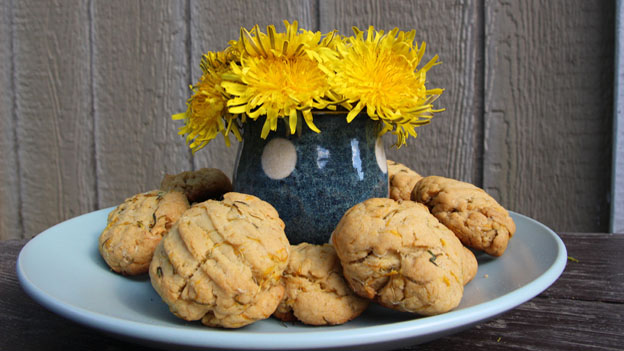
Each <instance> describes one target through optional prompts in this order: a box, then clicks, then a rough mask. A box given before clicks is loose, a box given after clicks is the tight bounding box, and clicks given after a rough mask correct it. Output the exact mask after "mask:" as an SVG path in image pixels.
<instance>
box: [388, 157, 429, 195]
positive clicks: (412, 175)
mask: <svg viewBox="0 0 624 351" xmlns="http://www.w3.org/2000/svg"><path fill="white" fill-rule="evenodd" d="M421 178H422V176H421V175H420V174H418V173H416V172H414V171H413V170H411V169H410V168H408V167H407V166H405V165H404V164H402V163H398V162H394V161H391V160H388V183H389V185H390V198H391V199H394V200H409V199H410V196H411V194H412V189H414V185H416V182H418V181H419V180H420V179H421Z"/></svg>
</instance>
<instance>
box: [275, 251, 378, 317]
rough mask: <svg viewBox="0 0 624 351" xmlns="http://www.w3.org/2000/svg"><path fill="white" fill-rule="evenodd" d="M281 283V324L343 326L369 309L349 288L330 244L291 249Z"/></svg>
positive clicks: (279, 310) (279, 309)
mask: <svg viewBox="0 0 624 351" xmlns="http://www.w3.org/2000/svg"><path fill="white" fill-rule="evenodd" d="M282 282H283V283H284V285H285V287H286V293H285V294H284V298H283V300H282V302H281V303H280V305H279V306H278V307H277V310H276V311H275V313H274V314H273V315H274V316H275V317H277V318H279V319H281V320H282V321H286V322H288V321H293V320H299V321H301V322H303V323H304V324H309V325H336V324H343V323H345V322H348V321H350V320H352V319H353V318H355V317H357V316H359V315H360V314H361V313H362V312H364V310H365V309H366V307H367V306H368V300H366V299H362V298H361V297H359V296H357V295H356V294H355V293H354V292H353V291H352V290H351V288H349V285H348V284H347V282H346V281H345V280H344V277H343V276H342V267H341V266H340V260H338V256H336V251H335V250H334V248H333V247H332V246H331V245H329V244H324V245H312V244H308V243H301V244H299V245H296V246H291V251H290V259H289V261H288V267H287V268H286V270H285V271H284V274H283V277H282Z"/></svg>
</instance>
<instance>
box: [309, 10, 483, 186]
mask: <svg viewBox="0 0 624 351" xmlns="http://www.w3.org/2000/svg"><path fill="white" fill-rule="evenodd" d="M319 8H320V21H321V24H320V26H321V31H323V32H327V31H330V30H333V29H338V30H339V31H340V33H342V34H344V35H351V34H353V32H352V30H351V27H352V26H354V25H355V26H358V27H359V28H360V29H367V28H368V26H369V25H374V26H375V28H377V29H384V30H390V29H392V28H394V27H398V28H399V29H401V30H404V31H410V30H412V29H415V30H416V42H419V43H420V42H423V41H425V42H426V43H427V52H426V53H425V57H424V59H423V61H424V63H426V62H427V61H428V60H429V59H430V58H431V57H433V56H434V55H435V54H438V55H439V57H440V60H441V61H442V62H443V63H442V64H441V65H439V66H436V67H434V68H432V69H431V70H430V71H429V74H428V75H427V80H428V81H429V83H428V87H431V88H434V87H440V88H444V89H445V92H444V93H443V94H442V96H441V97H440V99H439V100H438V102H437V103H436V107H444V108H446V111H445V112H442V113H440V114H439V115H438V116H436V117H434V118H433V120H432V122H431V124H429V125H426V126H424V127H420V128H419V129H417V131H418V133H419V136H418V138H416V139H412V140H410V141H409V142H408V145H407V146H404V147H402V148H400V149H396V148H392V147H391V145H392V144H394V142H395V138H394V137H393V136H392V135H387V136H386V137H384V142H385V144H386V153H387V157H388V158H389V159H393V160H395V161H398V162H402V163H405V164H406V165H408V166H410V167H412V168H414V170H416V171H417V172H419V173H421V174H423V175H434V174H435V175H442V176H447V177H452V178H456V179H461V180H464V181H468V182H473V183H477V184H478V185H479V184H480V182H481V167H480V163H479V159H480V157H481V146H480V145H481V144H482V135H481V132H480V131H481V129H482V128H481V118H480V112H481V111H480V108H481V107H480V94H481V91H480V88H479V87H480V84H481V83H480V74H481V71H480V70H481V68H480V66H479V64H478V63H479V58H480V55H481V52H480V51H479V49H480V48H481V45H482V44H481V40H482V38H481V37H480V33H479V23H478V21H479V19H480V10H479V9H480V6H479V5H478V2H476V1H461V2H458V1H455V0H446V1H436V0H431V1H418V2H415V1H413V2H407V1H395V0H393V1H380V0H370V1H341V0H321V1H320V6H319ZM424 63H423V64H424Z"/></svg>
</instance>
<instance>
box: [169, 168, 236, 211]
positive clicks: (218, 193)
mask: <svg viewBox="0 0 624 351" xmlns="http://www.w3.org/2000/svg"><path fill="white" fill-rule="evenodd" d="M160 188H161V189H162V190H176V191H180V192H182V193H184V195H186V197H187V198H188V200H189V202H190V203H195V202H202V201H206V200H208V199H211V200H220V199H221V198H222V196H223V194H225V193H227V192H230V191H232V182H230V179H229V178H228V177H227V176H226V175H225V174H224V173H223V172H221V170H219V169H216V168H202V169H199V170H197V171H187V172H182V173H178V174H173V175H171V174H166V175H165V177H164V178H163V180H162V182H161V183H160Z"/></svg>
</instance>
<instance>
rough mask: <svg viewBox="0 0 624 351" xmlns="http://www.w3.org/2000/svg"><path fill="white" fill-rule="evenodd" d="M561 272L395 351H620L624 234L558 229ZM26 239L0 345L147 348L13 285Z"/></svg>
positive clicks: (2, 291)
mask: <svg viewBox="0 0 624 351" xmlns="http://www.w3.org/2000/svg"><path fill="white" fill-rule="evenodd" d="M560 236H561V238H562V239H563V241H564V243H565V244H566V247H567V249H568V255H569V256H570V257H571V258H573V259H569V260H568V264H567V266H566V269H565V271H564V272H563V274H562V275H561V277H560V278H559V280H557V282H555V284H553V285H552V286H551V287H550V288H549V289H547V290H546V291H544V292H543V293H542V294H540V295H539V296H537V297H535V298H534V299H532V300H530V301H528V302H526V303H524V304H522V305H520V306H519V307H517V308H515V309H513V310H511V311H509V312H507V313H505V314H503V315H501V316H499V317H497V318H495V319H493V320H490V321H488V322H484V323H482V324H479V325H477V326H475V327H473V328H472V329H469V330H466V331H464V332H461V333H458V334H455V335H452V336H448V337H445V338H442V339H438V340H435V341H433V342H430V343H427V344H423V345H414V346H412V347H408V348H405V349H403V350H416V349H418V350H465V349H477V348H479V349H481V348H483V349H487V350H495V349H499V350H502V349H505V350H508V349H515V350H623V349H624V235H622V234H619V235H618V234H581V233H578V234H574V233H570V234H560ZM26 242H27V240H21V241H16V240H11V241H5V242H0V350H3V351H5V350H24V351H28V350H38V351H39V350H67V351H71V350H108V351H114V350H127V349H133V350H149V349H148V348H145V347H142V346H139V345H135V344H130V343H126V342H123V341H120V340H117V339H114V338H111V337H109V336H107V335H105V334H102V333H100V332H98V331H96V330H93V329H89V328H86V327H83V326H81V325H78V324H76V323H74V322H72V321H69V320H67V319H64V318H62V317H60V316H57V315H55V314H53V313H51V312H49V311H48V310H46V309H45V308H43V307H42V306H40V305H39V304H38V303H36V302H35V301H33V300H32V299H31V298H30V297H29V296H28V295H26V293H25V292H24V291H23V290H22V288H21V287H20V284H19V282H18V280H17V276H16V274H15V263H16V259H17V255H18V254H19V251H20V249H21V248H22V247H23V246H24V244H26Z"/></svg>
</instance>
